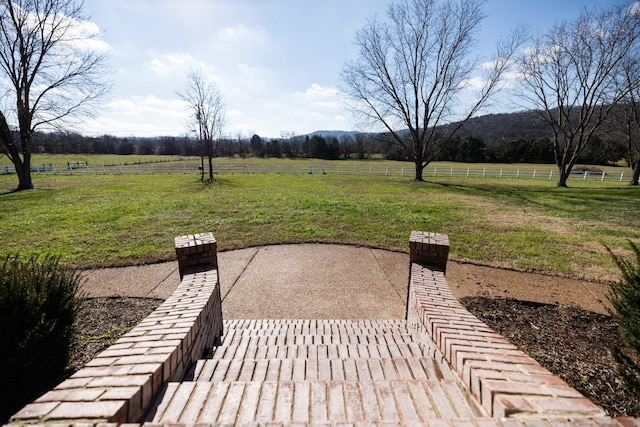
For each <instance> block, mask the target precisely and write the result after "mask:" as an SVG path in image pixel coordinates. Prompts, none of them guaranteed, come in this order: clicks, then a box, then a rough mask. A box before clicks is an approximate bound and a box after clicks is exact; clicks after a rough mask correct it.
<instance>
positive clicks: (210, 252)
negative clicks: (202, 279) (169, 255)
mask: <svg viewBox="0 0 640 427" xmlns="http://www.w3.org/2000/svg"><path fill="white" fill-rule="evenodd" d="M175 247H176V255H177V256H178V270H179V271H180V280H182V276H184V272H185V270H186V269H188V268H194V267H200V268H204V269H211V268H218V245H217V243H216V239H215V237H213V234H211V233H201V234H189V235H187V236H179V237H176V238H175Z"/></svg>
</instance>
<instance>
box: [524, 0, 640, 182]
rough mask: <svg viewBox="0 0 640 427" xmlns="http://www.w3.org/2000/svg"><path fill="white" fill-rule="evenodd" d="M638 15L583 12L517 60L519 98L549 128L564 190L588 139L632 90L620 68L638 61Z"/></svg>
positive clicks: (633, 11) (618, 10)
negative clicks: (630, 58) (519, 81)
mask: <svg viewBox="0 0 640 427" xmlns="http://www.w3.org/2000/svg"><path fill="white" fill-rule="evenodd" d="M639 18H640V15H639V14H638V13H637V10H636V8H633V7H627V8H623V7H616V8H612V9H609V10H605V11H598V12H594V11H588V10H584V11H583V12H582V13H581V14H580V16H579V17H578V19H576V20H575V21H573V22H562V23H559V24H557V25H556V26H555V27H554V28H553V29H552V30H551V31H549V33H547V34H546V35H543V36H541V37H538V38H537V39H536V40H534V42H533V44H532V46H531V48H530V49H528V50H527V51H526V52H525V53H524V54H523V55H522V56H521V58H520V59H519V61H518V62H519V68H520V71H521V73H522V90H520V91H519V95H520V96H521V98H522V99H523V100H525V102H528V103H529V106H530V107H533V108H534V109H535V110H536V111H537V112H538V113H539V114H540V117H541V118H542V119H543V120H544V121H545V122H546V123H547V124H548V125H549V127H550V128H551V132H552V142H553V148H554V154H555V160H556V164H557V166H558V172H559V177H558V181H557V185H558V187H566V186H567V179H568V178H569V176H570V174H571V170H572V168H573V167H574V165H575V163H576V161H577V160H578V157H579V155H580V154H581V153H582V151H583V150H584V149H585V147H586V145H587V142H588V141H589V138H591V137H592V136H593V135H594V134H595V132H596V131H597V130H598V129H599V128H601V126H602V125H603V124H604V123H605V121H606V119H607V117H608V116H609V114H610V113H611V112H612V111H613V110H614V109H615V107H616V105H617V104H618V103H619V102H620V101H621V100H622V99H624V98H625V97H626V96H627V95H628V93H629V90H630V87H633V86H634V85H637V79H638V78H639V77H640V76H638V75H636V76H634V77H633V84H632V85H631V86H629V85H627V84H626V83H625V79H624V73H623V70H624V67H623V65H624V64H625V63H626V62H627V60H628V59H629V56H630V55H637V49H638V46H637V44H638V40H639V36H640V26H639V23H640V19H639Z"/></svg>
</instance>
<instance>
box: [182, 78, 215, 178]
mask: <svg viewBox="0 0 640 427" xmlns="http://www.w3.org/2000/svg"><path fill="white" fill-rule="evenodd" d="M178 96H179V97H180V98H181V99H182V100H183V101H184V102H186V103H187V106H188V109H189V111H190V119H189V120H190V127H195V129H196V132H197V133H198V141H199V142H200V147H201V148H202V156H203V157H202V158H204V156H205V155H206V156H207V158H208V159H209V180H210V181H213V157H214V155H215V151H216V150H215V147H214V142H215V143H219V142H220V138H221V137H222V131H223V129H224V124H225V123H224V122H225V111H224V100H223V98H222V94H221V93H220V91H219V90H218V88H217V86H216V85H215V84H213V83H209V82H207V80H206V78H205V76H204V74H203V73H202V71H200V70H192V71H190V72H189V73H188V75H187V82H186V84H185V86H184V88H183V89H182V90H180V91H178ZM202 179H204V161H203V164H202Z"/></svg>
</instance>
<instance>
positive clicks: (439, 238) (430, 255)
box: [409, 231, 449, 272]
mask: <svg viewBox="0 0 640 427" xmlns="http://www.w3.org/2000/svg"><path fill="white" fill-rule="evenodd" d="M448 256H449V236H447V235H446V234H438V233H427V232H423V231H412V232H411V237H410V239H409V259H410V261H411V262H412V263H413V262H415V263H416V264H420V265H422V266H424V267H436V268H440V269H442V271H443V272H446V270H447V257H448Z"/></svg>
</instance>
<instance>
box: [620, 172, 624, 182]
mask: <svg viewBox="0 0 640 427" xmlns="http://www.w3.org/2000/svg"><path fill="white" fill-rule="evenodd" d="M622 178H624V172H622V173H621V174H620V182H622Z"/></svg>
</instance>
